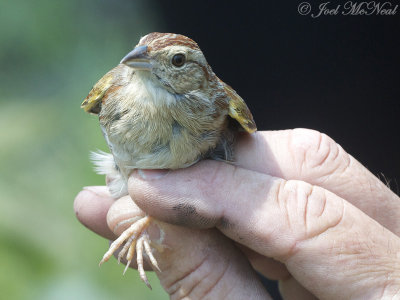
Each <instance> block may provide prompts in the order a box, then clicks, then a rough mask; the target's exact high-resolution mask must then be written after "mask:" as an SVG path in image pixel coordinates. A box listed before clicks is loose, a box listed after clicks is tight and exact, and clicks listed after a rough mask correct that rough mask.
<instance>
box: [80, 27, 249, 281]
mask: <svg viewBox="0 0 400 300" xmlns="http://www.w3.org/2000/svg"><path fill="white" fill-rule="evenodd" d="M81 107H82V108H83V109H84V110H85V111H86V112H89V113H92V114H97V115H99V121H100V126H101V129H102V131H103V134H104V137H105V139H106V142H107V144H108V147H109V148H110V151H111V154H107V153H104V152H99V153H93V155H92V159H93V160H94V163H95V165H96V170H97V172H98V173H99V174H105V175H107V176H109V177H110V178H112V180H111V181H110V183H109V189H110V192H111V194H112V196H113V197H115V198H119V197H121V196H123V195H126V194H128V192H127V180H128V176H129V174H130V173H131V172H132V170H134V169H178V168H186V167H189V166H191V165H193V164H194V163H196V162H198V161H199V160H201V159H206V158H210V159H215V160H222V161H226V162H233V149H232V148H233V141H234V133H235V131H237V130H240V129H244V130H245V131H247V132H249V133H253V132H255V131H256V125H255V123H254V120H253V116H252V115H251V113H250V111H249V109H248V108H247V106H246V104H245V102H244V101H243V99H242V98H241V97H240V96H239V95H238V94H237V93H236V92H235V91H234V90H233V89H232V88H231V87H230V86H229V85H227V84H226V83H224V82H223V81H221V80H220V79H219V78H218V77H217V76H216V75H215V74H214V73H213V71H212V70H211V67H210V66H209V65H208V64H207V61H206V59H205V57H204V55H203V53H202V52H201V50H200V48H199V46H198V45H197V44H196V43H195V42H194V41H193V40H191V39H190V38H188V37H185V36H183V35H179V34H173V33H158V32H153V33H150V34H148V35H146V36H144V37H143V38H141V39H140V41H139V44H138V45H137V46H136V47H135V48H134V49H133V51H131V52H130V53H128V54H127V55H126V56H125V57H124V58H123V59H122V60H121V62H120V64H119V65H118V66H116V67H115V68H114V69H112V70H111V71H109V72H108V73H107V74H106V75H104V76H103V78H101V79H100V80H99V81H98V82H97V83H96V85H95V86H94V87H93V89H92V90H91V91H90V93H89V95H88V96H87V97H86V99H85V100H84V101H83V103H82V106H81ZM151 221H152V219H151V217H150V216H145V217H143V218H142V219H140V220H138V221H136V222H134V223H133V224H132V225H131V226H130V227H129V228H128V229H127V230H125V231H124V232H123V233H122V234H121V236H120V237H119V238H118V239H117V240H115V241H114V242H113V243H112V244H111V246H110V249H109V250H108V251H107V253H106V254H105V255H104V257H103V259H102V260H101V262H100V264H101V263H103V262H105V261H107V260H108V259H109V258H110V257H111V256H112V254H113V253H114V252H115V251H116V250H117V249H118V248H119V247H120V246H121V245H122V244H123V243H124V242H125V245H124V247H123V248H122V250H121V252H120V253H119V256H118V257H119V259H121V258H122V257H124V255H125V254H126V259H127V261H128V264H127V266H128V265H129V263H130V262H131V261H132V258H133V256H134V251H135V247H136V252H137V262H138V270H139V273H140V277H141V278H142V280H143V281H144V282H145V283H146V284H147V285H148V286H149V283H148V280H147V278H146V275H145V272H144V270H143V257H142V253H143V250H144V251H145V253H146V254H147V256H148V258H149V259H150V261H151V263H152V265H153V266H154V267H155V268H157V269H158V265H157V262H156V260H155V259H154V256H153V254H152V252H151V247H150V243H151V241H150V240H149V237H148V235H147V232H146V228H147V227H148V226H149V223H150V222H151Z"/></svg>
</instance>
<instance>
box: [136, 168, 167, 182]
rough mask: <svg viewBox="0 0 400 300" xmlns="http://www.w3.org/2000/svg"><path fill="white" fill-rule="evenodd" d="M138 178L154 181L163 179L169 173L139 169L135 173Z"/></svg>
mask: <svg viewBox="0 0 400 300" xmlns="http://www.w3.org/2000/svg"><path fill="white" fill-rule="evenodd" d="M137 173H138V174H139V176H140V177H141V178H142V179H144V180H156V179H160V178H162V177H164V176H165V175H167V174H168V173H169V170H166V169H154V170H152V169H139V170H138V171H137Z"/></svg>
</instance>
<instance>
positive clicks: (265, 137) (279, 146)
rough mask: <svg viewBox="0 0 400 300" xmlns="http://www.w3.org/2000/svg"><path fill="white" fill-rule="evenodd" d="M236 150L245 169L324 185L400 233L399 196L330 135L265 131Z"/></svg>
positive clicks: (246, 139) (243, 141)
mask: <svg viewBox="0 0 400 300" xmlns="http://www.w3.org/2000/svg"><path fill="white" fill-rule="evenodd" d="M235 149H236V160H237V164H238V165H239V166H241V167H243V168H246V169H250V170H253V171H257V172H261V173H264V174H269V175H271V176H276V177H280V178H283V179H286V180H291V179H294V180H302V181H305V182H308V183H310V184H312V185H317V186H320V187H323V188H325V189H327V190H329V191H331V192H333V193H335V194H336V195H338V196H340V197H341V198H344V199H346V200H347V201H349V202H351V203H352V204H353V205H355V206H356V207H358V208H359V209H361V210H362V211H363V212H365V213H366V214H367V215H369V216H370V217H372V218H373V219H375V220H376V221H378V222H379V223H381V224H382V225H383V226H385V227H386V228H388V229H390V230H391V231H392V232H394V233H396V234H398V235H399V234H400V201H399V200H400V199H399V197H398V196H397V195H396V194H395V193H393V192H392V191H391V190H390V189H389V188H388V187H387V186H386V185H385V184H384V183H383V182H381V181H380V180H379V179H378V178H377V177H376V176H374V175H373V174H372V173H371V172H370V171H368V170H367V169H366V168H365V167H364V166H363V165H361V164H360V163H359V162H358V161H357V160H356V159H355V158H354V157H352V156H351V155H350V154H348V153H347V152H346V151H345V150H344V149H343V148H342V147H341V146H340V145H339V144H337V143H336V142H335V141H334V140H332V139H331V138H330V137H328V136H327V135H325V134H323V133H320V132H317V131H315V130H308V129H294V130H283V131H262V132H257V133H256V134H253V135H242V136H240V138H239V141H238V143H237V145H236V148H235Z"/></svg>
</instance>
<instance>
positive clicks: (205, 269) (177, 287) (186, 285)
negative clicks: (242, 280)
mask: <svg viewBox="0 0 400 300" xmlns="http://www.w3.org/2000/svg"><path fill="white" fill-rule="evenodd" d="M215 266H216V264H215V261H213V259H207V258H205V259H204V260H203V261H202V262H201V263H200V264H199V265H197V266H196V267H195V268H194V269H192V270H190V272H188V273H187V274H185V275H184V276H183V277H182V278H180V279H178V280H177V281H175V282H174V283H173V284H171V285H170V286H168V287H166V288H165V290H166V292H167V293H168V294H169V295H170V298H171V299H204V298H208V296H210V294H213V292H214V290H215V288H216V287H217V286H218V283H219V282H221V281H222V280H223V278H224V276H225V274H226V271H227V269H228V268H229V265H228V264H227V263H225V264H222V265H221V266H220V268H215ZM211 272H212V275H211Z"/></svg>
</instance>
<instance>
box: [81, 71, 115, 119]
mask: <svg viewBox="0 0 400 300" xmlns="http://www.w3.org/2000/svg"><path fill="white" fill-rule="evenodd" d="M112 82H113V74H112V73H111V72H109V73H107V74H106V75H104V76H103V77H102V78H101V79H100V80H99V81H98V82H97V83H96V84H95V85H94V86H93V88H92V90H91V91H90V92H89V95H87V97H86V98H85V100H83V102H82V104H81V108H83V110H84V111H86V112H88V113H92V114H95V115H98V114H99V113H100V110H101V100H102V99H103V96H104V94H105V93H106V92H107V90H108V89H109V88H110V87H111V86H112Z"/></svg>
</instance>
